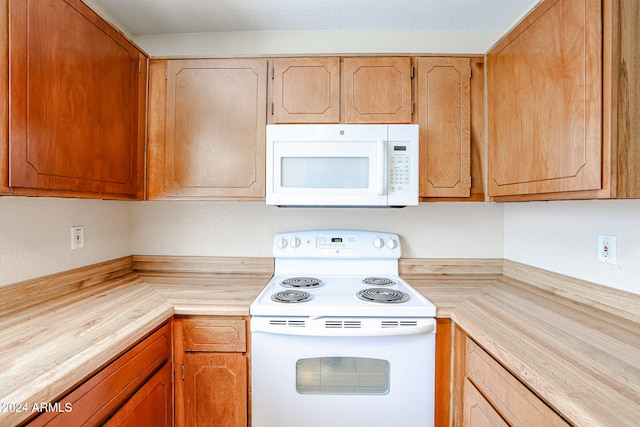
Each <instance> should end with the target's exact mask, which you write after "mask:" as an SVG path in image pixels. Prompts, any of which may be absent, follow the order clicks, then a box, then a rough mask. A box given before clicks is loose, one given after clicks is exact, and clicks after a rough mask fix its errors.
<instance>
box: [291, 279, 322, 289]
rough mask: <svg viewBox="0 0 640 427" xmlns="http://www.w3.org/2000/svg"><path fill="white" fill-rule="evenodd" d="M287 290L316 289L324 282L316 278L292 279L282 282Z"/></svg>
mask: <svg viewBox="0 0 640 427" xmlns="http://www.w3.org/2000/svg"><path fill="white" fill-rule="evenodd" d="M280 284H281V285H282V286H284V287H285V288H304V289H315V288H319V287H320V286H322V285H323V284H324V283H322V280H320V279H316V278H315V277H291V278H289V279H285V280H283V281H282V282H280Z"/></svg>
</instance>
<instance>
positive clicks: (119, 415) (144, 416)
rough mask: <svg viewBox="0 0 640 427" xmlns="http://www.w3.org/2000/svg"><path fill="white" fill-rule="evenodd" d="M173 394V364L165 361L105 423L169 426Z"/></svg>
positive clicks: (131, 426) (112, 424)
mask: <svg viewBox="0 0 640 427" xmlns="http://www.w3.org/2000/svg"><path fill="white" fill-rule="evenodd" d="M172 394H173V389H172V387H171V364H170V363H165V365H164V366H163V367H162V368H160V370H159V371H158V372H156V373H155V374H154V375H153V376H152V377H151V378H149V380H148V381H147V382H146V383H145V384H144V385H143V386H142V387H141V388H140V389H139V390H138V391H137V392H136V393H135V394H134V395H133V396H131V397H130V398H129V400H127V401H126V402H125V404H124V405H123V406H122V407H121V408H120V409H119V410H118V411H117V412H116V413H115V414H114V415H113V417H112V418H111V419H109V421H108V422H107V423H106V424H105V425H106V426H130V427H162V426H165V427H169V426H171V425H173V423H172V417H173V414H172V410H171V402H172Z"/></svg>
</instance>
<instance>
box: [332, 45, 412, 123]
mask: <svg viewBox="0 0 640 427" xmlns="http://www.w3.org/2000/svg"><path fill="white" fill-rule="evenodd" d="M342 65H343V87H344V122H345V123H411V58H409V57H379V58H368V57H353V58H344V60H343V64H342Z"/></svg>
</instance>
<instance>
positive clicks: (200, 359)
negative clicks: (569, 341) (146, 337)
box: [174, 316, 248, 427]
mask: <svg viewBox="0 0 640 427" xmlns="http://www.w3.org/2000/svg"><path fill="white" fill-rule="evenodd" d="M174 333H175V341H174V352H175V366H176V369H175V408H176V411H175V425H176V426H190V427H192V426H212V427H240V426H243V427H246V426H247V425H248V404H247V400H248V374H247V365H248V358H247V339H246V338H247V332H246V320H245V319H243V318H232V317H229V318H225V317H222V318H221V317H208V316H189V317H177V318H176V319H175V321H174Z"/></svg>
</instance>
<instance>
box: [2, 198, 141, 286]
mask: <svg viewBox="0 0 640 427" xmlns="http://www.w3.org/2000/svg"><path fill="white" fill-rule="evenodd" d="M73 226H83V227H84V247H83V248H82V249H75V250H71V227H73ZM127 255H131V208H130V202H121V201H105V200H80V199H56V198H47V197H0V286H4V285H8V284H11V283H15V282H20V281H23V280H28V279H34V278H37V277H41V276H46V275H49V274H54V273H59V272H62V271H66V270H70V269H73V268H78V267H83V266H85V265H89V264H95V263H98V262H102V261H108V260H111V259H115V258H120V257H123V256H127Z"/></svg>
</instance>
